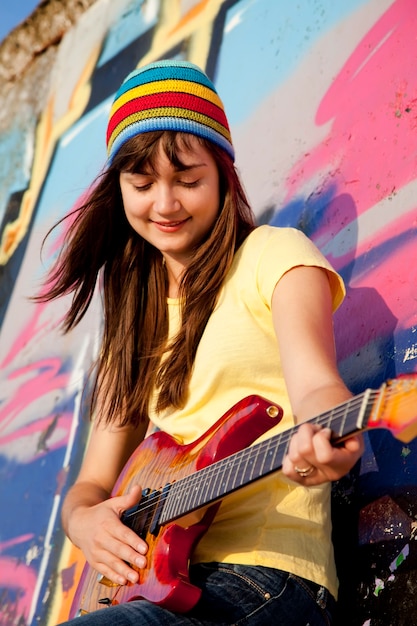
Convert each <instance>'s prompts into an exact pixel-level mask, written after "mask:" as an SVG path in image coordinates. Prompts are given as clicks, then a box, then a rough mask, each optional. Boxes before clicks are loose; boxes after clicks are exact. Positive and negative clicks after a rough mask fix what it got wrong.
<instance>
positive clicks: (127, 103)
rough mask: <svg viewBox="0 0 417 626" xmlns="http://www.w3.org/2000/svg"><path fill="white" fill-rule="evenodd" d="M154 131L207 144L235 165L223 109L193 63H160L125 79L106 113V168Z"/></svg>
mask: <svg viewBox="0 0 417 626" xmlns="http://www.w3.org/2000/svg"><path fill="white" fill-rule="evenodd" d="M153 130H174V131H181V132H185V133H191V134H193V135H197V137H202V138H204V139H208V140H210V141H212V142H213V143H215V144H217V145H218V146H220V147H221V148H223V149H224V150H225V151H226V152H227V153H228V154H229V155H230V156H231V158H232V159H233V160H234V157H235V153H234V149H233V145H232V139H231V136H230V130H229V124H228V122H227V118H226V114H225V112H224V107H223V103H222V101H221V100H220V98H219V96H218V94H217V91H216V89H215V87H214V85H213V83H212V82H211V80H210V79H209V78H208V77H207V76H206V74H205V73H204V72H203V71H202V70H201V69H200V68H199V67H197V66H196V65H194V64H193V63H188V62H184V61H173V60H170V61H158V62H157V63H151V64H149V65H146V66H144V67H142V68H140V69H138V70H135V71H133V72H132V73H131V74H129V76H128V77H127V78H126V79H125V81H124V82H123V84H122V85H121V87H120V89H119V91H118V92H117V94H116V97H115V99H114V102H113V106H112V108H111V111H110V117H109V124H108V127H107V153H108V159H109V162H111V161H112V160H113V157H114V155H115V154H116V152H117V151H118V150H119V149H120V147H121V146H122V145H123V144H124V143H125V142H126V141H127V140H128V139H130V138H132V137H135V136H136V135H139V134H141V133H146V132H150V131H153Z"/></svg>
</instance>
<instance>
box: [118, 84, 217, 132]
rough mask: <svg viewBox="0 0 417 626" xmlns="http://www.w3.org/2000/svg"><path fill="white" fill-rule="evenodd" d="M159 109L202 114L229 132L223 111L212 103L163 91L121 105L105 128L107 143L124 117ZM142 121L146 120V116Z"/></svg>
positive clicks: (178, 93)
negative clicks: (164, 108) (179, 109)
mask: <svg viewBox="0 0 417 626" xmlns="http://www.w3.org/2000/svg"><path fill="white" fill-rule="evenodd" d="M167 96H168V97H167ZM159 107H171V108H172V107H174V108H181V109H188V110H189V111H196V112H197V113H202V114H203V115H207V117H211V118H212V119H214V120H215V121H216V122H218V123H219V124H221V125H222V126H224V128H225V129H226V130H227V131H229V126H228V124H227V120H226V116H225V114H224V111H223V109H221V108H219V107H218V106H216V105H215V104H213V103H212V102H209V101H208V100H205V99H204V98H199V97H198V96H194V95H192V94H187V93H181V92H172V91H170V92H166V91H165V92H163V93H156V94H151V95H146V96H141V97H140V98H134V99H133V100H129V101H128V102H126V104H124V105H122V106H121V107H120V109H118V110H117V111H116V112H115V113H114V115H112V117H111V119H110V120H109V125H108V128H107V142H108V141H109V139H110V137H111V135H112V133H113V131H114V129H115V128H116V127H117V125H118V124H120V122H121V121H123V120H124V119H125V118H126V117H128V116H129V115H132V114H133V113H138V112H140V111H146V110H148V109H156V108H159ZM148 117H149V118H151V117H152V113H151V111H150V112H149V116H148ZM143 119H146V116H145V117H144V118H143Z"/></svg>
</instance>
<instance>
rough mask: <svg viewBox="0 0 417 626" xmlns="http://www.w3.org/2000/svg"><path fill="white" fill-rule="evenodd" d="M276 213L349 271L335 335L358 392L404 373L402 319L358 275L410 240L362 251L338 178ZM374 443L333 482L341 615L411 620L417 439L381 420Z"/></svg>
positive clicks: (376, 624) (383, 625) (345, 619)
mask: <svg viewBox="0 0 417 626" xmlns="http://www.w3.org/2000/svg"><path fill="white" fill-rule="evenodd" d="M270 217H271V210H269V211H267V212H265V214H264V215H263V218H261V219H263V221H269V222H270V223H272V224H274V225H276V226H295V227H297V228H300V229H301V230H302V231H304V232H305V233H306V234H307V235H308V236H309V237H310V238H311V239H312V240H313V241H315V243H316V244H317V245H318V246H319V248H321V249H322V251H323V252H324V253H325V255H326V256H327V257H328V258H329V259H330V260H331V262H332V263H333V265H334V266H335V267H336V269H337V270H338V271H339V272H340V274H341V275H342V276H343V279H344V281H345V284H346V289H347V294H346V299H345V302H344V303H343V305H342V306H341V308H340V310H339V311H338V312H336V314H335V339H336V346H337V353H338V359H339V368H340V371H341V374H342V376H343V378H344V380H345V382H346V384H347V385H348V386H349V388H350V389H351V390H352V392H353V393H354V394H358V393H360V392H362V391H364V390H365V389H366V388H373V389H377V388H378V387H379V386H380V385H381V384H382V383H383V382H384V381H385V380H386V379H389V378H395V377H396V375H397V372H396V361H395V342H394V338H395V341H396V342H397V343H398V341H401V336H400V337H398V336H397V335H396V334H395V333H396V329H397V323H398V319H397V318H396V317H395V315H393V313H392V311H391V310H390V308H389V306H388V305H387V303H386V302H385V300H384V299H383V298H382V297H381V295H380V293H378V291H377V290H376V289H374V288H371V287H363V286H357V287H355V286H354V285H355V283H359V284H360V283H361V280H360V278H361V277H362V276H366V274H367V272H371V271H372V269H373V268H375V267H378V265H379V264H380V263H381V264H382V261H384V260H385V261H386V258H387V253H389V249H392V247H393V246H394V247H398V246H401V244H402V242H401V241H398V239H396V240H395V241H393V240H391V241H390V242H389V244H384V245H383V246H372V247H371V248H370V251H369V252H368V253H366V254H362V255H360V254H358V252H357V250H358V220H357V211H356V207H355V203H354V201H353V199H352V197H351V196H350V195H349V194H337V193H336V192H335V189H332V188H331V187H328V188H327V189H326V190H323V189H322V190H320V192H318V193H316V194H312V196H310V197H309V198H308V199H307V200H304V199H302V200H297V201H294V202H291V203H290V204H289V205H287V206H286V207H285V208H284V209H283V210H281V211H279V212H278V213H276V214H275V215H273V217H272V219H268V218H270ZM388 246H389V249H388ZM358 278H359V280H358ZM400 373H401V372H400ZM365 444H366V450H365V454H364V456H363V458H362V459H361V461H360V462H359V463H358V464H357V466H356V467H355V468H353V470H352V472H350V473H349V474H348V475H347V476H346V477H345V478H343V479H342V480H341V481H339V482H338V483H335V484H334V486H333V492H332V513H333V528H334V537H333V539H334V544H335V553H336V562H337V566H338V573H339V579H340V597H339V616H338V620H337V622H336V623H337V625H338V626H363V625H365V624H366V625H367V624H371V625H372V626H393V625H394V624H395V625H397V626H400V625H401V626H402V625H405V624H409V623H411V622H410V621H409V620H410V617H411V615H416V612H417V581H416V576H415V563H416V559H417V545H416V541H413V539H414V538H415V535H416V534H417V523H416V522H415V520H416V519H417V487H416V486H415V483H416V476H415V467H414V466H413V464H412V459H415V454H416V453H417V443H416V442H415V441H414V442H412V443H410V444H409V445H404V444H403V443H401V442H400V441H397V440H396V439H394V438H393V436H392V435H391V433H390V432H389V431H385V430H376V431H373V432H371V433H366V434H365ZM413 450H414V453H413ZM414 465H415V463H414ZM410 529H411V531H410ZM400 566H401V567H400ZM398 568H400V569H398ZM397 570H398V571H397Z"/></svg>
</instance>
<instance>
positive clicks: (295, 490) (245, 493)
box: [151, 226, 344, 596]
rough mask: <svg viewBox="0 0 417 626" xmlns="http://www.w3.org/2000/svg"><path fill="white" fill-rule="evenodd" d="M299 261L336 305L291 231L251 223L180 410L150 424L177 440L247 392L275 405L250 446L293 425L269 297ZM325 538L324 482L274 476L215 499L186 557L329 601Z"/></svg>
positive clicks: (329, 553)
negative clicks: (278, 578)
mask: <svg viewBox="0 0 417 626" xmlns="http://www.w3.org/2000/svg"><path fill="white" fill-rule="evenodd" d="M300 265H307V266H317V267H322V268H324V269H326V271H327V273H328V276H329V282H330V285H331V289H332V295H333V307H334V309H336V308H337V307H338V306H339V304H340V303H341V301H342V300H343V297H344V287H343V283H342V280H341V278H340V277H339V276H338V275H337V274H336V272H335V271H334V270H333V268H332V267H331V266H330V264H329V263H328V262H327V260H326V259H325V258H324V257H323V255H322V254H321V252H320V251H319V250H318V249H317V248H316V247H315V246H314V244H313V243H312V242H311V241H310V240H309V239H308V238H307V237H306V236H305V235H304V234H303V233H302V232H301V231H299V230H296V229H294V228H275V227H272V226H260V227H258V228H257V229H255V230H254V231H253V232H252V233H251V234H250V235H249V237H248V238H247V239H246V240H245V242H244V243H243V244H242V246H241V248H240V249H239V250H238V252H237V254H236V255H235V259H234V262H233V265H232V267H231V270H230V272H229V274H228V276H227V278H226V280H225V283H224V285H223V287H222V289H221V292H220V295H219V299H218V303H217V305H216V308H215V310H214V311H213V314H212V315H211V317H210V319H209V321H208V323H207V326H206V328H205V330H204V333H203V336H202V338H201V340H200V344H199V346H198V350H197V353H196V358H195V363H194V368H193V372H192V377H191V381H190V387H189V395H188V400H187V402H186V404H185V406H184V407H183V408H182V409H180V410H173V409H168V410H167V411H165V412H163V413H162V414H156V413H155V412H153V413H152V415H151V419H152V422H153V423H154V424H155V426H157V427H158V428H160V429H161V430H164V431H165V432H167V433H168V434H170V435H172V436H173V437H175V438H176V439H178V440H179V441H180V442H181V443H184V444H187V443H190V442H191V441H194V440H195V439H197V438H198V437H199V436H200V435H201V434H202V433H204V432H205V431H206V430H208V428H210V426H211V425H212V424H213V423H215V422H216V421H217V420H218V419H219V418H220V417H221V416H222V415H223V414H224V413H226V411H227V410H228V409H229V408H230V407H232V406H233V405H234V404H236V403H237V402H238V401H239V400H241V399H242V398H244V397H246V396H248V395H251V394H258V395H260V396H263V397H265V398H267V399H269V400H271V401H272V402H273V403H276V404H279V405H280V406H281V407H282V408H283V409H284V417H283V419H282V420H281V422H280V423H279V425H278V426H276V427H274V428H273V429H271V430H270V431H268V432H267V433H266V434H265V435H263V436H262V437H261V438H260V439H258V440H257V441H260V440H261V439H267V438H269V437H271V436H272V435H274V434H276V433H278V432H281V431H282V430H285V429H287V428H290V427H291V426H293V425H294V419H293V416H292V413H291V407H290V404H289V400H288V395H287V391H286V386H285V382H284V377H283V374H282V368H281V362H280V356H279V351H278V345H277V341H276V336H275V332H274V328H273V324H272V315H271V300H272V294H273V291H274V288H275V286H276V284H277V283H278V281H279V280H280V278H281V277H282V276H283V275H284V274H285V272H287V271H288V270H289V269H291V268H293V267H296V266H300ZM168 304H169V313H170V335H171V336H172V335H173V334H174V333H175V331H176V329H177V328H178V324H179V322H180V320H179V309H180V305H179V302H178V301H177V300H172V299H170V300H169V302H168ZM170 358H173V355H172V356H170ZM330 533H331V521H330V486H329V485H325V486H320V487H313V488H306V487H302V486H298V485H296V484H295V483H293V482H292V481H290V480H288V479H287V478H286V477H285V476H283V474H282V473H281V472H276V473H274V474H272V475H270V476H268V477H264V478H261V479H260V480H258V481H256V482H255V483H252V484H251V485H248V486H246V487H244V488H242V489H239V490H238V491H237V492H235V493H233V494H231V495H228V496H227V497H225V498H224V500H223V502H222V504H221V506H220V509H219V511H218V513H217V515H216V517H215V519H214V521H213V523H212V524H211V526H210V528H209V530H208V532H207V533H206V535H205V536H204V537H203V538H202V539H201V541H200V542H199V544H198V545H197V547H196V549H195V551H194V554H193V561H194V562H203V561H206V562H207V561H220V562H227V563H242V564H247V565H264V566H267V567H275V568H278V569H282V570H285V571H288V572H291V573H293V574H295V575H298V576H302V577H304V578H307V579H309V580H312V581H314V582H316V583H317V584H320V585H324V586H325V587H326V588H327V589H328V590H329V591H330V592H331V593H332V594H333V595H334V596H336V595H337V577H336V571H335V565H334V557H333V548H332V543H331V537H330Z"/></svg>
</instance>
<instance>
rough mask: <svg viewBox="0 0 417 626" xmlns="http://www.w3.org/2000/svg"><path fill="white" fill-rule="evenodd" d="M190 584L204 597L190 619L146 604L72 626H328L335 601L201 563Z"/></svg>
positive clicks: (106, 611)
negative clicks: (198, 589) (200, 591)
mask: <svg viewBox="0 0 417 626" xmlns="http://www.w3.org/2000/svg"><path fill="white" fill-rule="evenodd" d="M190 580H191V582H192V583H193V584H195V585H197V586H198V587H200V589H202V591H203V593H202V597H201V599H200V601H199V602H198V603H197V605H196V606H195V607H194V608H193V609H192V610H191V611H190V612H189V613H187V614H185V615H179V614H175V613H171V612H170V611H167V610H165V609H163V608H161V607H160V606H157V605H154V604H151V603H150V602H147V601H145V600H137V601H132V602H126V603H124V604H120V605H118V606H111V607H108V608H103V609H100V610H98V611H94V612H93V613H89V614H88V615H85V616H83V617H81V621H79V618H76V619H74V620H71V621H69V622H65V624H66V625H67V626H68V625H71V626H145V625H146V626H180V625H182V626H214V625H216V626H226V625H233V626H267V625H268V624H273V625H274V626H330V625H331V624H332V613H334V609H335V605H336V603H335V600H334V599H333V597H332V596H331V595H330V594H329V593H328V592H327V590H326V589H325V588H324V587H319V586H318V585H315V584H314V583H311V582H310V581H307V580H304V579H302V578H298V577H297V576H293V575H292V574H288V573H287V572H282V571H281V570H276V569H271V568H268V567H252V566H247V565H229V564H224V563H200V564H197V565H193V566H192V567H191V568H190Z"/></svg>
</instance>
